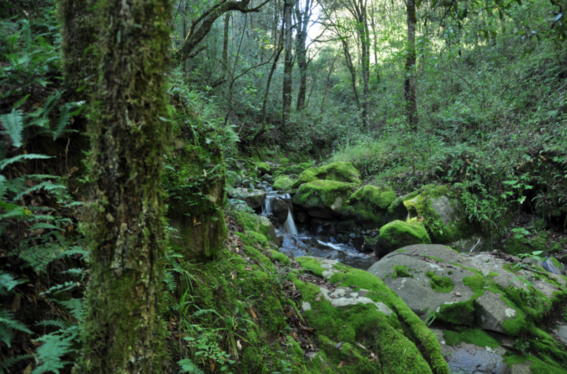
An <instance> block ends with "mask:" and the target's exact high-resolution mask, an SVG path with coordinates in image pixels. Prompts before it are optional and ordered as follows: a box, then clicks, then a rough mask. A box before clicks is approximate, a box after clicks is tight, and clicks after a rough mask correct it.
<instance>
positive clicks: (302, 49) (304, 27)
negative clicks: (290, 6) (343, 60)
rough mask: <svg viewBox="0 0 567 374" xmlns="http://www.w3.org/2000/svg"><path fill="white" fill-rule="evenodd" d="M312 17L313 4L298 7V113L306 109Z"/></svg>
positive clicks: (307, 2) (306, 3) (308, 2)
mask: <svg viewBox="0 0 567 374" xmlns="http://www.w3.org/2000/svg"><path fill="white" fill-rule="evenodd" d="M310 16H311V2H310V0H306V2H305V9H304V10H302V9H300V5H299V4H298V6H297V7H296V18H297V36H296V39H295V54H296V56H297V67H298V68H299V91H298V93H297V111H298V112H300V111H302V110H303V108H304V107H305V94H306V92H307V65H308V64H307V46H306V44H305V43H306V41H307V31H308V28H309V17H310Z"/></svg>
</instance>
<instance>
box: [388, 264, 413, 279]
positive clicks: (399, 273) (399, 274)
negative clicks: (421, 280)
mask: <svg viewBox="0 0 567 374" xmlns="http://www.w3.org/2000/svg"><path fill="white" fill-rule="evenodd" d="M393 269H394V273H393V274H392V278H394V279H396V278H413V275H411V274H410V273H408V271H407V270H406V265H395V266H394V267H393Z"/></svg>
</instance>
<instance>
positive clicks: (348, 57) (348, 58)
mask: <svg viewBox="0 0 567 374" xmlns="http://www.w3.org/2000/svg"><path fill="white" fill-rule="evenodd" d="M341 42H342V45H343V52H344V54H345V62H346V66H347V68H348V71H349V72H350V77H351V82H352V92H353V94H354V101H355V102H356V106H357V107H358V108H359V109H360V99H359V98H358V90H357V89H356V67H355V66H354V63H353V62H352V57H351V55H350V52H349V50H348V43H347V41H346V40H345V39H344V38H343V39H341Z"/></svg>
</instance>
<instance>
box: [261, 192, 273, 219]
mask: <svg viewBox="0 0 567 374" xmlns="http://www.w3.org/2000/svg"><path fill="white" fill-rule="evenodd" d="M273 198H274V196H266V201H265V202H264V206H263V207H262V215H263V216H267V215H268V214H271V213H272V199H273Z"/></svg>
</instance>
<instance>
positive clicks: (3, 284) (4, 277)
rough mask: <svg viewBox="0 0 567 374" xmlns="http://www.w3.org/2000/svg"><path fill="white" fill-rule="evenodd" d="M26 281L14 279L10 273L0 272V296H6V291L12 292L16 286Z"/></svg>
mask: <svg viewBox="0 0 567 374" xmlns="http://www.w3.org/2000/svg"><path fill="white" fill-rule="evenodd" d="M25 282H26V281H23V280H19V279H16V278H14V277H13V276H12V274H10V273H6V272H3V271H1V270H0V295H7V294H8V293H7V292H6V291H12V289H13V288H14V287H16V286H17V285H18V284H22V283H25Z"/></svg>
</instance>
